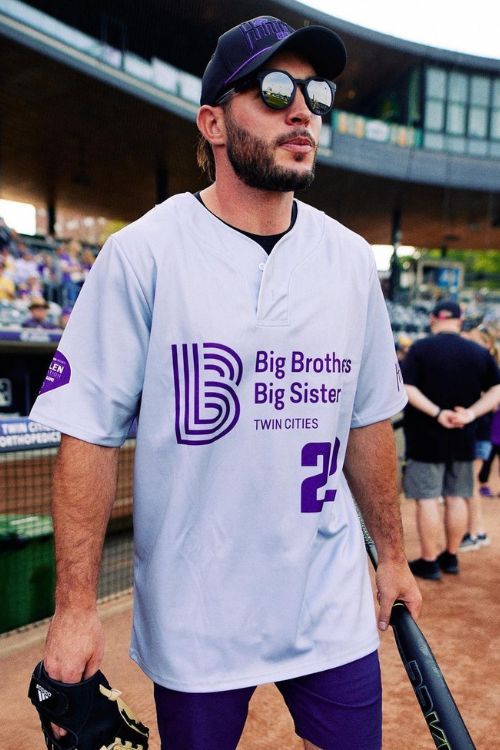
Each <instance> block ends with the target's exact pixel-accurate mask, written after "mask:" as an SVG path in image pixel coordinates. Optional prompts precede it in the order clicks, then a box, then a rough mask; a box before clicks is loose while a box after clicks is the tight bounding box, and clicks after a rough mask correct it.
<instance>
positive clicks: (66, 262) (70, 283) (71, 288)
mask: <svg viewBox="0 0 500 750" xmlns="http://www.w3.org/2000/svg"><path fill="white" fill-rule="evenodd" d="M79 250H80V243H79V242H77V241H74V240H72V241H71V242H70V243H68V244H67V245H64V244H63V245H60V246H59V247H58V249H57V250H56V254H57V257H58V261H59V270H60V273H61V286H62V303H63V305H70V306H72V305H74V304H75V302H76V298H77V297H78V294H79V292H80V289H81V287H82V284H83V281H84V277H83V272H82V268H81V265H80V262H79V260H78V252H79Z"/></svg>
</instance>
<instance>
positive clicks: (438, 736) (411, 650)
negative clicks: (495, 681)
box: [359, 513, 475, 750]
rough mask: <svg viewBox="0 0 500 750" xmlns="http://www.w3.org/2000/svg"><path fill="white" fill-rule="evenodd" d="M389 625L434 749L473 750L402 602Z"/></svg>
mask: <svg viewBox="0 0 500 750" xmlns="http://www.w3.org/2000/svg"><path fill="white" fill-rule="evenodd" d="M359 520H360V523H361V528H362V530H363V536H364V538H365V547H366V551H367V552H368V556H369V558H370V560H371V562H372V564H373V567H374V568H375V570H376V569H377V565H378V557H377V549H376V547H375V543H374V541H373V539H372V538H371V536H370V534H369V532H368V529H367V528H366V526H365V522H364V520H363V518H362V516H361V513H359ZM390 624H391V626H392V629H393V632H394V638H395V640H396V645H397V647H398V651H399V655H400V656H401V660H402V662H403V664H404V667H405V669H406V672H407V675H408V678H409V680H410V683H411V686H412V688H413V692H414V693H415V696H416V698H417V701H418V704H419V706H420V710H421V711H422V714H423V715H424V719H425V721H426V723H427V727H428V729H429V732H430V733H431V737H432V739H433V740H434V744H435V745H436V747H437V748H440V750H475V745H474V743H473V741H472V738H471V736H470V734H469V732H468V730H467V727H466V726H465V723H464V720H463V719H462V716H461V714H460V711H459V710H458V707H457V704H456V703H455V701H454V699H453V696H452V694H451V692H450V689H449V687H448V685H447V684H446V680H445V679H444V676H443V673H442V672H441V669H440V668H439V664H438V663H437V661H436V657H435V656H434V654H433V653H432V651H431V648H430V646H429V644H428V643H427V641H426V639H425V637H424V635H423V633H422V631H421V630H420V628H419V627H418V625H417V623H416V622H415V620H414V619H413V617H412V616H411V614H410V612H409V611H408V609H407V607H406V604H405V603H404V602H402V601H396V602H395V603H394V605H393V607H392V612H391V619H390Z"/></svg>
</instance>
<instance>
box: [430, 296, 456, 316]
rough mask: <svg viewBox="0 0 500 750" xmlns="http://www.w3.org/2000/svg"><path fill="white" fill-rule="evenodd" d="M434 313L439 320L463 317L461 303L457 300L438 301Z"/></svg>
mask: <svg viewBox="0 0 500 750" xmlns="http://www.w3.org/2000/svg"><path fill="white" fill-rule="evenodd" d="M432 314H433V315H434V317H435V318H438V319H439V320H447V319H448V318H461V317H462V310H461V309H460V305H459V304H457V303H456V302H452V301H451V300H443V302H438V303H437V305H436V306H435V308H434V310H433V311H432Z"/></svg>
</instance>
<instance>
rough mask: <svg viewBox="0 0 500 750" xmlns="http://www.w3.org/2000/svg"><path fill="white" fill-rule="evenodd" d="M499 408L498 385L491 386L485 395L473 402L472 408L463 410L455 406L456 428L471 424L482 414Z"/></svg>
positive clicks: (499, 389) (499, 388)
mask: <svg viewBox="0 0 500 750" xmlns="http://www.w3.org/2000/svg"><path fill="white" fill-rule="evenodd" d="M499 406H500V385H493V386H491V388H490V389H489V390H487V391H486V393H483V395H482V396H481V397H480V398H479V399H478V400H477V401H475V402H474V403H473V404H472V406H469V407H468V408H467V409H464V407H463V406H455V419H456V424H457V426H458V427H463V425H466V424H469V423H470V422H473V421H474V420H475V419H477V418H478V417H482V416H483V414H487V413H488V412H489V411H493V410H495V409H498V407H499Z"/></svg>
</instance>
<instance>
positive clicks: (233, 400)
mask: <svg viewBox="0 0 500 750" xmlns="http://www.w3.org/2000/svg"><path fill="white" fill-rule="evenodd" d="M172 364H173V369H174V384H175V431H176V435H177V442H178V443H183V444H186V445H206V444H207V443H213V442H214V441H215V440H218V439H219V438H221V437H223V436H224V435H226V434H227V433H228V432H229V431H230V430H232V429H233V427H234V426H235V424H236V422H237V421H238V418H239V416H240V403H239V401H238V397H237V395H236V391H235V386H238V385H239V384H240V382H241V376H242V374H243V365H242V362H241V359H240V357H239V356H238V354H236V352H235V351H234V350H233V349H230V348H229V347H228V346H224V345H223V344H214V343H210V344H200V345H199V344H191V346H189V345H188V344H179V345H177V344H173V345H172Z"/></svg>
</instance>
